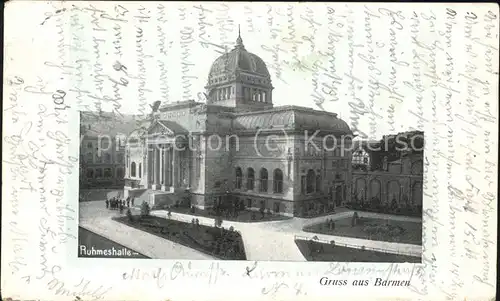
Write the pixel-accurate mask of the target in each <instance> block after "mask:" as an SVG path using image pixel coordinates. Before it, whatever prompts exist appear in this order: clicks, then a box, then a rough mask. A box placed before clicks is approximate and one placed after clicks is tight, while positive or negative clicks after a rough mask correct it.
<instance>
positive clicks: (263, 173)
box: [260, 168, 268, 192]
mask: <svg viewBox="0 0 500 301" xmlns="http://www.w3.org/2000/svg"><path fill="white" fill-rule="evenodd" d="M267 180H268V176H267V169H265V168H262V169H261V170H260V192H267Z"/></svg>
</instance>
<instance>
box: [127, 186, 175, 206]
mask: <svg viewBox="0 0 500 301" xmlns="http://www.w3.org/2000/svg"><path fill="white" fill-rule="evenodd" d="M179 199H180V196H179V195H178V194H176V193H173V192H169V191H160V190H153V189H145V190H143V191H141V192H139V193H138V194H136V195H135V199H134V207H136V208H140V207H141V204H142V203H143V202H146V203H148V204H149V206H150V207H151V208H153V207H155V208H158V209H159V208H161V209H163V207H164V206H166V205H173V204H175V202H176V201H177V200H179Z"/></svg>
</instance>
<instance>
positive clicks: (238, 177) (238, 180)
mask: <svg viewBox="0 0 500 301" xmlns="http://www.w3.org/2000/svg"><path fill="white" fill-rule="evenodd" d="M242 177H243V173H242V172H241V168H239V167H236V183H235V186H236V189H241V182H242Z"/></svg>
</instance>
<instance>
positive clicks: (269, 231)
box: [80, 201, 422, 261]
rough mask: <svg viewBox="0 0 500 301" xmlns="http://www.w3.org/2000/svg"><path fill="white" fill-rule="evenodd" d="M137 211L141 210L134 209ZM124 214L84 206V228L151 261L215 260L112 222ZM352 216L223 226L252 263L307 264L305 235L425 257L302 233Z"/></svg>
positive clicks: (412, 248) (400, 248) (411, 248)
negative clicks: (300, 244)
mask: <svg viewBox="0 0 500 301" xmlns="http://www.w3.org/2000/svg"><path fill="white" fill-rule="evenodd" d="M133 210H137V209H135V208H134V209H133ZM116 215H120V214H119V213H118V211H112V210H108V209H106V208H105V204H104V202H102V201H101V202H86V203H80V226H81V227H83V228H85V229H88V230H90V231H93V232H95V233H98V234H99V235H102V236H104V237H106V238H109V239H111V240H114V241H116V242H118V243H120V244H122V245H124V246H126V247H128V248H130V249H132V250H135V251H137V252H139V253H142V254H144V255H145V256H148V257H151V258H165V259H167V258H175V259H213V257H211V256H208V255H205V254H203V253H201V252H198V251H195V250H192V249H190V248H188V247H185V246H182V245H179V244H176V243H173V242H170V241H168V240H165V239H162V238H159V237H157V236H155V235H152V234H149V233H145V232H142V231H139V230H137V229H133V228H130V227H128V226H125V225H123V224H121V223H118V222H115V221H113V220H111V217H112V216H116ZM151 215H154V216H158V217H162V218H168V217H167V211H165V210H155V211H152V212H151ZM351 215H352V212H351V211H344V212H339V213H336V214H332V215H327V216H322V217H317V218H311V219H304V218H292V219H288V220H283V221H271V222H260V223H241V222H231V221H223V223H222V227H224V228H229V227H231V226H233V227H234V229H235V230H238V231H240V232H241V235H242V238H243V242H244V244H245V252H246V255H247V259H248V260H279V261H305V260H306V259H305V258H304V256H303V255H302V253H301V252H300V251H299V249H298V248H297V246H296V244H295V241H294V238H295V236H301V237H304V238H308V239H310V238H312V237H314V236H316V237H317V238H319V239H320V240H325V241H331V240H334V241H335V242H336V243H339V244H348V245H352V246H354V247H358V248H361V247H362V246H365V247H370V248H377V249H382V250H385V251H386V252H388V253H395V254H397V253H403V254H406V255H412V256H421V253H422V247H421V246H418V245H410V244H399V243H390V242H383V241H373V240H366V239H358V238H351V237H342V236H333V235H323V234H315V233H308V232H304V231H302V228H303V227H304V226H306V225H311V224H316V223H320V222H323V221H326V220H327V219H333V220H336V219H342V218H346V217H349V216H351ZM359 215H360V216H363V217H373V218H383V219H385V218H389V219H393V220H402V221H414V222H420V220H419V219H418V218H412V217H404V216H392V215H384V214H377V213H364V212H363V213H359ZM170 218H172V219H175V220H179V221H185V222H191V220H192V219H193V218H198V219H199V221H200V223H201V224H204V225H209V226H213V225H214V220H213V219H212V218H207V217H199V216H197V217H195V216H191V215H188V214H180V213H175V212H172V215H171V217H170Z"/></svg>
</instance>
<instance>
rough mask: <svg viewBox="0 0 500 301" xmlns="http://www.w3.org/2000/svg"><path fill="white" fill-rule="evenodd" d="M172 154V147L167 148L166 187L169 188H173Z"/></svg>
mask: <svg viewBox="0 0 500 301" xmlns="http://www.w3.org/2000/svg"><path fill="white" fill-rule="evenodd" d="M171 154H172V149H171V147H170V145H169V146H168V147H167V151H166V153H165V158H166V160H165V162H166V163H165V167H166V168H165V169H166V182H165V185H166V186H167V187H171V186H172V184H171V183H172V176H171V170H172V159H171V158H170V157H171Z"/></svg>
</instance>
